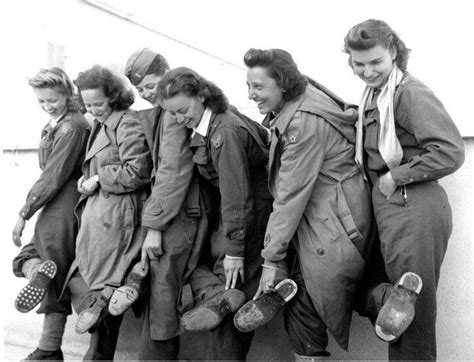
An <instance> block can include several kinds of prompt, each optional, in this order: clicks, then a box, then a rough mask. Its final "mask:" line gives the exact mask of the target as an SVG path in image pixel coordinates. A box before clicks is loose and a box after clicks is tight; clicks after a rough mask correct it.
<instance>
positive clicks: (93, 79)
mask: <svg viewBox="0 0 474 362" xmlns="http://www.w3.org/2000/svg"><path fill="white" fill-rule="evenodd" d="M74 83H75V84H76V86H77V88H79V91H84V90H87V89H102V91H103V92H104V95H105V96H106V97H107V98H109V99H110V102H109V106H110V108H112V110H114V111H121V110H125V109H128V108H129V107H130V106H131V105H132V104H133V102H134V101H135V96H134V94H133V91H132V90H131V89H130V88H129V87H127V86H126V84H125V82H124V81H123V80H122V78H120V77H119V76H118V75H117V74H115V73H113V72H112V71H111V70H110V69H108V68H106V67H103V66H101V65H94V66H93V67H92V68H90V69H87V70H86V71H84V72H81V73H79V75H78V76H77V79H76V80H75V81H74Z"/></svg>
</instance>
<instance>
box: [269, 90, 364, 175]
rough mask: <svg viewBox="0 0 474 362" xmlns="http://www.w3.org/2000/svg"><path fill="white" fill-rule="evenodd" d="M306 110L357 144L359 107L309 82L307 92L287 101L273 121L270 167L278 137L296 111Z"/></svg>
mask: <svg viewBox="0 0 474 362" xmlns="http://www.w3.org/2000/svg"><path fill="white" fill-rule="evenodd" d="M299 111H302V112H306V113H311V114H314V115H317V116H319V117H321V118H323V119H324V120H325V121H326V122H328V123H330V124H331V125H332V126H333V127H335V128H336V129H337V130H338V131H339V132H340V133H341V134H342V135H343V136H344V137H345V138H347V139H348V140H349V142H351V143H353V144H355V123H356V122H357V109H356V107H355V106H353V105H350V104H347V103H345V102H343V101H342V100H340V99H339V98H335V97H334V96H333V95H332V93H329V92H328V91H326V89H319V88H316V87H315V86H313V85H311V84H308V85H307V86H306V90H305V92H304V93H303V94H302V95H300V96H299V97H297V98H296V99H294V100H291V101H289V102H286V103H285V105H284V106H283V108H282V110H281V112H280V113H279V114H278V115H277V116H276V117H275V119H274V120H273V121H272V122H271V124H272V126H271V127H270V129H271V130H273V135H272V143H271V146H270V155H269V165H270V169H271V166H272V163H273V160H274V157H275V150H276V143H277V142H278V137H279V136H280V135H281V134H283V133H284V132H285V131H286V129H287V128H288V125H289V124H290V122H291V121H292V119H293V117H294V115H295V113H296V112H299Z"/></svg>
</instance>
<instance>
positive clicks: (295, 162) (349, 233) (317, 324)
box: [244, 49, 374, 361]
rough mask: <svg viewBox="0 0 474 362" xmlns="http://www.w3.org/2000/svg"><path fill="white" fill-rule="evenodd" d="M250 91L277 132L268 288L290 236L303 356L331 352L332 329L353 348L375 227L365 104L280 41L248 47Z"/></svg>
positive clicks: (290, 314)
mask: <svg viewBox="0 0 474 362" xmlns="http://www.w3.org/2000/svg"><path fill="white" fill-rule="evenodd" d="M244 62H245V64H246V65H247V67H248V70H247V86H248V96H249V98H250V99H251V100H253V101H255V103H257V106H258V108H259V111H260V113H262V114H265V115H266V118H265V120H264V123H265V124H267V125H268V126H269V128H270V130H271V133H272V139H271V146H270V156H269V171H270V175H269V185H270V191H271V193H272V196H273V197H274V198H275V201H274V203H273V212H272V213H271V215H270V218H269V221H268V225H267V229H266V235H265V247H264V249H263V251H262V256H263V258H264V259H265V263H264V265H265V266H267V267H266V268H263V272H262V276H261V280H260V287H259V290H258V293H257V296H258V295H259V294H260V293H262V292H263V293H268V292H269V291H271V290H272V288H273V286H274V284H275V270H276V268H277V267H278V263H279V262H281V260H283V259H284V258H285V256H286V255H287V252H288V248H289V246H290V243H291V244H292V245H293V246H294V248H295V249H296V255H297V259H298V263H296V266H295V268H294V270H293V272H292V274H291V276H292V279H293V280H294V281H295V282H296V283H297V285H298V293H297V294H296V296H295V297H294V299H293V301H292V302H290V303H289V304H288V306H287V308H286V312H285V322H286V327H287V331H288V334H289V337H290V341H291V344H292V347H293V349H294V351H295V358H296V360H297V361H304V360H313V359H321V358H324V357H325V356H328V355H329V353H328V351H327V350H326V347H327V344H328V335H327V330H329V331H330V332H331V333H332V335H333V336H334V338H335V340H336V341H337V342H338V343H339V345H340V346H341V347H342V348H345V349H347V347H348V339H349V326H350V323H351V318H352V310H353V308H354V298H355V294H356V292H357V289H358V285H359V283H360V281H361V280H362V277H363V273H364V269H365V260H367V259H368V257H369V254H370V252H371V249H372V246H373V244H372V242H373V240H374V239H373V237H372V235H373V230H374V229H373V228H372V227H371V226H372V214H371V207H370V199H369V192H368V187H367V186H366V184H365V182H364V180H363V177H362V174H361V173H360V172H359V169H358V167H357V165H356V164H355V161H354V143H355V129H354V125H355V122H356V120H357V112H356V110H355V108H354V107H352V106H349V105H347V104H346V103H344V102H343V101H342V100H341V99H339V98H338V97H337V96H335V95H334V94H332V93H331V92H329V91H328V90H326V89H325V88H324V87H322V86H321V85H318V84H317V83H315V82H311V83H314V84H309V82H308V79H307V78H306V77H305V76H304V75H302V74H301V73H300V71H299V70H298V67H297V65H296V63H295V62H294V61H293V58H292V56H291V55H290V54H289V53H288V52H286V51H284V50H282V49H267V50H260V49H250V50H249V51H248V52H247V53H246V54H245V56H244Z"/></svg>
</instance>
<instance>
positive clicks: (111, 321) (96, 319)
mask: <svg viewBox="0 0 474 362" xmlns="http://www.w3.org/2000/svg"><path fill="white" fill-rule="evenodd" d="M75 83H76V85H77V87H78V88H79V91H80V94H81V97H82V99H83V101H84V105H85V107H86V109H87V111H88V112H89V113H91V114H92V116H94V117H95V120H94V125H93V127H92V130H91V136H90V138H89V142H88V144H87V151H86V156H85V160H84V164H83V166H82V171H83V176H82V177H81V179H79V182H78V189H79V192H80V193H81V198H80V200H79V203H78V205H77V207H76V212H77V214H78V216H79V218H80V225H79V233H78V236H77V240H76V259H75V260H74V262H73V265H72V266H71V269H70V271H69V276H68V279H67V280H68V285H67V286H68V288H69V291H70V293H71V296H72V302H73V306H74V309H75V310H76V311H77V312H78V313H80V314H79V317H78V320H77V323H76V332H78V333H85V332H87V331H89V332H91V340H90V346H89V350H88V351H87V353H86V355H85V357H84V359H93V360H95V359H113V356H114V353H115V347H116V343H117V338H118V331H119V327H120V323H121V320H122V316H111V315H110V314H108V313H107V305H108V302H109V300H110V298H111V296H112V293H113V291H114V288H117V287H119V286H120V285H121V284H122V283H123V282H124V279H125V276H126V275H127V273H128V272H129V271H130V269H131V267H132V265H133V264H134V262H135V261H136V260H137V259H139V257H140V249H141V247H142V244H143V240H144V236H143V231H142V227H141V215H142V209H143V204H144V202H145V200H146V198H147V190H148V188H147V186H148V185H149V182H150V174H151V168H152V160H151V157H150V151H149V149H148V146H147V144H146V140H145V135H144V133H143V128H142V125H141V123H140V121H139V119H138V116H137V114H136V112H133V111H131V110H129V106H130V105H131V104H132V103H133V101H134V96H133V93H132V91H131V89H128V88H127V87H126V86H125V82H124V81H123V80H122V79H120V78H119V76H118V75H116V74H114V73H112V72H111V71H110V70H109V69H107V68H104V67H101V66H98V65H96V66H94V67H92V68H90V69H88V70H86V71H84V72H82V73H79V76H78V78H77V79H76V81H75Z"/></svg>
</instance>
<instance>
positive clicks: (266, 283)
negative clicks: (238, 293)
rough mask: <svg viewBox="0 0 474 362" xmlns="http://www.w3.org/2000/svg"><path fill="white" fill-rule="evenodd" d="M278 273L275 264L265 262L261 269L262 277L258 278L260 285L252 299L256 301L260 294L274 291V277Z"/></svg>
mask: <svg viewBox="0 0 474 362" xmlns="http://www.w3.org/2000/svg"><path fill="white" fill-rule="evenodd" d="M277 272H278V267H277V266H276V264H275V263H272V262H271V261H268V260H265V263H264V264H263V268H262V276H261V277H260V284H259V286H258V289H257V292H256V293H255V296H254V297H253V299H254V300H255V299H257V298H258V297H259V296H260V295H261V294H262V293H265V294H267V293H271V292H274V291H275V277H276V274H277Z"/></svg>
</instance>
